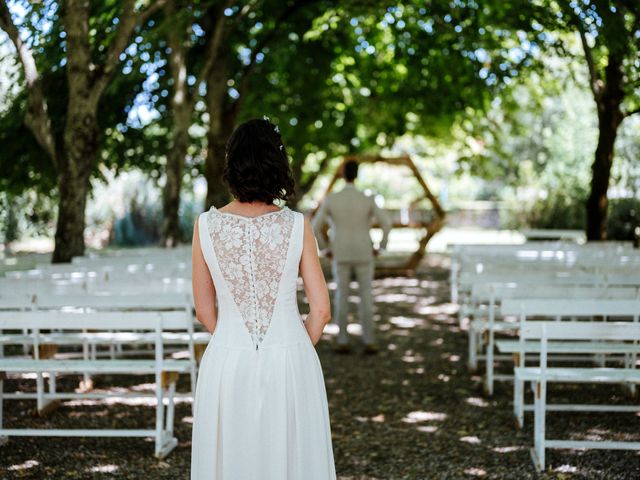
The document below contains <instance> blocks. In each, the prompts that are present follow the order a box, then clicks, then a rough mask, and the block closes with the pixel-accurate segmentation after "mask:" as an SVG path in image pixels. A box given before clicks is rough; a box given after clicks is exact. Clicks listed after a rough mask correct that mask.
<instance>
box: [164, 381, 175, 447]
mask: <svg viewBox="0 0 640 480" xmlns="http://www.w3.org/2000/svg"><path fill="white" fill-rule="evenodd" d="M175 393H176V384H175V383H174V382H172V383H171V385H169V392H168V394H167V397H168V404H167V423H166V427H165V430H166V432H167V434H168V435H169V436H170V437H173V426H174V422H175V400H174V395H175Z"/></svg>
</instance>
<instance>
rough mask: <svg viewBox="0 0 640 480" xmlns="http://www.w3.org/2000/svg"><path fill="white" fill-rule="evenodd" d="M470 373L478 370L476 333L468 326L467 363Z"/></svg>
mask: <svg viewBox="0 0 640 480" xmlns="http://www.w3.org/2000/svg"><path fill="white" fill-rule="evenodd" d="M468 367H469V371H470V372H475V371H476V370H477V369H478V333H477V332H476V331H475V330H474V329H473V328H471V326H469V362H468Z"/></svg>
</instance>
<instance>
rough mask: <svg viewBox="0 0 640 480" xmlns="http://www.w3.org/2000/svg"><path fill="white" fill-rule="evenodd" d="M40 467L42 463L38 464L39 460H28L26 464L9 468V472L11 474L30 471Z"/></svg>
mask: <svg viewBox="0 0 640 480" xmlns="http://www.w3.org/2000/svg"><path fill="white" fill-rule="evenodd" d="M38 465H40V462H38V461H37V460H27V461H26V462H24V463H20V464H16V465H11V466H10V467H9V468H7V470H9V471H10V472H19V471H22V470H29V469H30V468H33V467H37V466H38Z"/></svg>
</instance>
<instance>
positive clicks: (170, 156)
mask: <svg viewBox="0 0 640 480" xmlns="http://www.w3.org/2000/svg"><path fill="white" fill-rule="evenodd" d="M173 113H174V118H173V134H172V137H173V141H172V145H171V149H170V150H169V153H167V170H166V183H165V186H164V195H163V204H162V207H163V213H164V221H163V224H162V244H163V245H164V246H165V247H175V246H176V245H177V244H178V243H180V240H181V235H180V217H179V209H180V191H181V190H182V176H183V173H184V163H185V158H186V156H187V150H188V148H189V127H190V126H191V110H190V109H188V110H185V109H184V107H182V108H181V109H178V110H174V112H173Z"/></svg>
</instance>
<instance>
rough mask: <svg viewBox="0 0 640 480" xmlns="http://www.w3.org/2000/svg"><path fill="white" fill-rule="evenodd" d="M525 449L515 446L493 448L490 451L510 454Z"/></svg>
mask: <svg viewBox="0 0 640 480" xmlns="http://www.w3.org/2000/svg"><path fill="white" fill-rule="evenodd" d="M524 448H525V447H519V446H517V445H512V446H509V447H495V448H493V449H492V450H493V451H494V452H496V453H511V452H518V451H520V450H524Z"/></svg>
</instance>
